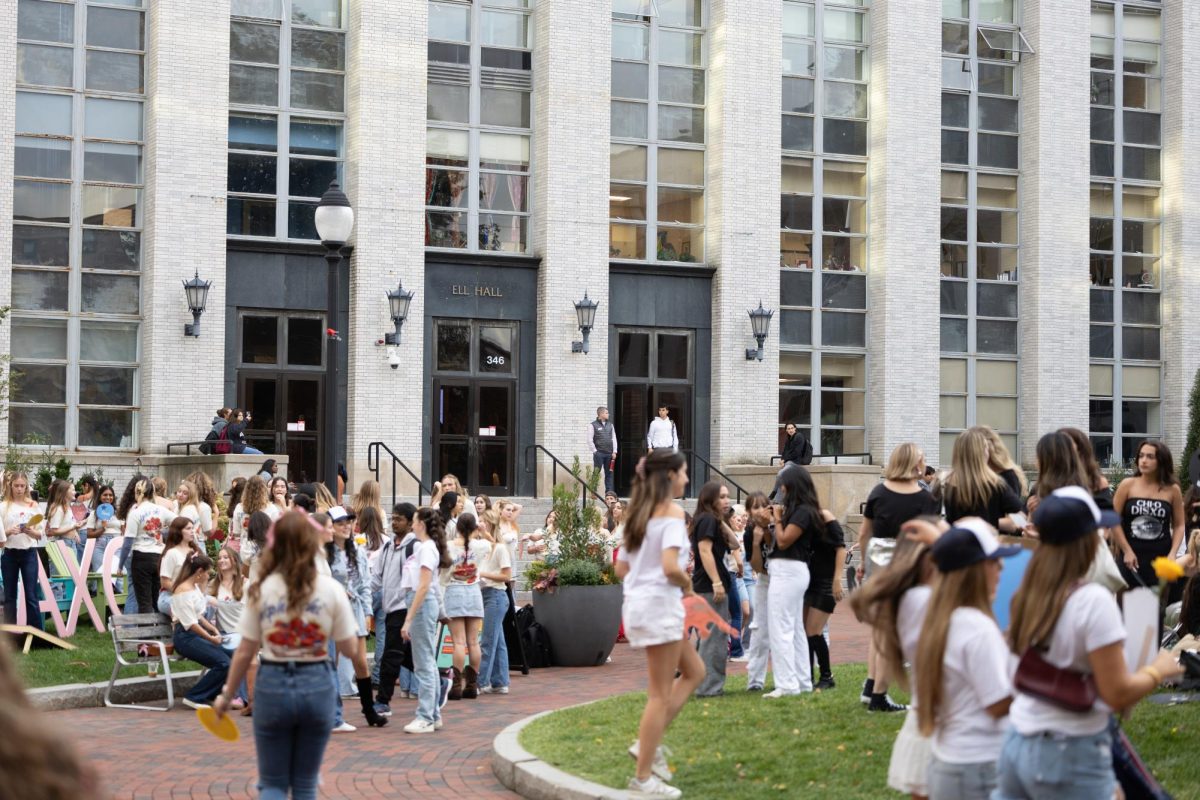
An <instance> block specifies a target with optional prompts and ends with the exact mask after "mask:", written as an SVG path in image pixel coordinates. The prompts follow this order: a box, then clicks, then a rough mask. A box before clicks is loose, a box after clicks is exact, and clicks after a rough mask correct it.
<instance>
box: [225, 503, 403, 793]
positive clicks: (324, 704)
mask: <svg viewBox="0 0 1200 800" xmlns="http://www.w3.org/2000/svg"><path fill="white" fill-rule="evenodd" d="M319 547H320V535H319V533H318V532H317V530H316V529H315V527H314V525H313V524H312V523H311V522H309V520H308V517H307V516H305V515H304V514H303V513H301V512H299V511H289V512H287V513H286V514H284V515H283V516H282V517H280V518H279V520H278V521H277V522H276V523H275V536H274V541H273V543H272V545H271V547H270V548H268V549H267V550H266V552H264V553H263V555H262V561H261V575H262V578H261V580H259V581H258V582H257V583H253V584H251V585H250V588H249V589H248V590H247V592H246V608H245V610H244V611H243V613H242V621H241V624H240V626H239V629H238V632H239V633H240V634H241V635H242V641H241V644H239V645H238V649H237V652H236V653H235V654H234V657H233V663H232V665H231V666H230V668H229V675H228V676H227V678H226V682H225V687H224V688H223V689H222V691H221V694H220V695H219V696H218V697H217V698H216V700H214V701H213V708H214V709H215V710H216V712H217V714H218V715H224V714H225V713H226V712H228V711H229V708H230V702H231V700H232V699H233V697H234V696H235V694H236V691H237V687H238V686H239V685H240V684H241V682H242V679H243V678H244V677H245V675H246V669H247V667H248V666H249V665H250V662H251V661H252V660H253V659H254V658H255V657H257V656H258V654H259V650H260V648H261V650H262V662H261V664H260V666H259V669H258V680H257V681H256V682H255V686H254V698H253V700H254V707H255V714H254V744H255V750H256V751H257V753H258V776H259V789H260V791H261V792H262V793H263V795H264V796H268V797H280V798H285V797H288V796H289V793H290V796H291V797H293V798H297V800H300V799H301V798H304V800H315V798H316V796H317V784H318V782H319V780H320V772H321V759H322V757H323V756H324V754H325V746H326V745H327V744H328V743H329V735H330V731H331V730H332V729H333V717H334V711H333V709H334V702H335V700H336V699H337V697H336V695H337V692H336V690H335V689H334V684H333V679H332V677H331V670H332V666H331V665H330V662H329V655H330V649H331V648H333V647H334V646H336V647H337V649H338V651H340V652H341V653H342V655H344V656H346V657H347V658H352V659H354V660H355V674H356V675H358V676H360V677H359V680H358V684H359V688H360V691H361V689H362V687H363V683H364V682H365V683H366V691H365V693H364V696H363V700H362V702H363V714H365V715H366V716H367V719H368V721H370V723H371V724H372V725H379V726H382V725H386V724H387V720H386V719H385V718H383V717H379V716H378V715H376V714H375V709H374V704H373V703H372V704H371V705H370V706H368V705H367V703H368V702H370V700H371V679H370V677H368V674H367V665H366V662H365V660H362V659H360V657H359V650H358V636H357V634H358V630H357V628H356V626H355V623H354V614H353V612H352V611H351V610H350V601H349V599H348V598H347V597H346V590H345V589H343V588H342V587H341V585H340V584H339V583H338V582H337V581H335V580H334V579H333V578H331V577H329V576H328V575H320V574H318V571H317V562H316V559H317V554H318V549H319Z"/></svg>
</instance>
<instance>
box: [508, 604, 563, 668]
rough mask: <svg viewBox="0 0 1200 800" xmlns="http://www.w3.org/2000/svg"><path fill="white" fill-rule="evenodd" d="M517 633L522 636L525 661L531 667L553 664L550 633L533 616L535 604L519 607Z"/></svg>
mask: <svg viewBox="0 0 1200 800" xmlns="http://www.w3.org/2000/svg"><path fill="white" fill-rule="evenodd" d="M516 617H517V619H516V623H517V624H516V627H517V635H518V636H520V638H521V645H522V649H523V650H524V651H525V661H526V663H527V664H528V665H529V666H530V667H549V666H553V663H554V661H553V658H552V657H551V654H550V634H549V633H548V632H547V631H546V629H545V628H544V627H543V626H542V625H541V623H539V622H538V621H537V620H536V619H534V616H533V606H532V605H525V606H522V607H521V608H519V609H517V615H516Z"/></svg>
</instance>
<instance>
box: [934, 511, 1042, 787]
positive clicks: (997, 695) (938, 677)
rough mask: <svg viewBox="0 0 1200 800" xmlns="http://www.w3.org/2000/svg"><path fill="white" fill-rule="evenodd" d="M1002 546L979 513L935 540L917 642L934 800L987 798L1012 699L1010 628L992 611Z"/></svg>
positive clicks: (1010, 551) (1013, 551)
mask: <svg viewBox="0 0 1200 800" xmlns="http://www.w3.org/2000/svg"><path fill="white" fill-rule="evenodd" d="M1019 552H1021V548H1020V547H1019V546H1017V547H1003V546H1001V545H1000V542H999V540H998V539H997V538H996V533H995V529H994V528H992V527H991V526H990V525H988V524H987V523H986V522H984V521H983V520H981V519H979V518H977V517H976V518H973V517H968V518H965V519H960V520H959V521H958V522H957V523H956V524H955V526H954V527H952V528H951V529H950V530H948V531H946V532H945V533H944V534H942V535H941V536H940V537H939V538H938V539H937V541H936V542H934V543H933V547H932V548H931V553H932V555H933V563H934V564H936V565H937V568H938V572H939V573H941V578H940V580H939V581H938V583H937V585H936V586H935V587H934V589H933V594H932V595H931V596H930V598H929V603H928V606H927V609H926V612H925V620H924V623H923V624H922V626H921V636H920V638H919V639H918V641H917V659H916V662H915V663H914V671H915V672H916V675H917V696H918V697H919V698H920V703H918V705H917V722H918V726H919V729H920V732H921V734H922V735H923V736H929V737H931V738H932V748H931V750H932V753H933V758H932V760H931V761H930V762H929V771H928V774H927V780H928V787H929V797H930V800H988V798H990V797H991V793H992V789H994V788H995V786H996V759H997V758H998V757H999V755H1000V746H1001V743H1002V741H1003V739H1004V729H1003V728H1002V727H1001V724H1000V720H1001V719H1003V718H1004V717H1005V716H1007V714H1008V707H1009V705H1010V704H1011V703H1012V679H1011V677H1010V673H1009V664H1008V661H1009V659H1008V648H1007V647H1006V646H1005V643H1004V634H1002V633H1001V632H1000V627H999V626H998V625H997V624H996V619H995V617H993V616H992V602H993V600H994V599H995V596H996V587H997V586H999V584H1000V570H1001V565H1000V559H1002V558H1009V557H1011V556H1015V555H1017V554H1018V553H1019Z"/></svg>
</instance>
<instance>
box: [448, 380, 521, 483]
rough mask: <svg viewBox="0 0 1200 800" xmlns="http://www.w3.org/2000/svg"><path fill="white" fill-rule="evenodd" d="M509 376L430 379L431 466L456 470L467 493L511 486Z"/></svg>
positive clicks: (512, 386) (511, 395)
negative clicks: (433, 463) (474, 378)
mask: <svg viewBox="0 0 1200 800" xmlns="http://www.w3.org/2000/svg"><path fill="white" fill-rule="evenodd" d="M515 389H516V384H515V383H514V382H513V381H481V380H471V379H467V380H438V381H436V382H435V384H434V389H433V393H434V400H433V402H434V415H435V416H434V420H435V423H434V431H435V442H434V453H435V455H436V463H435V468H434V472H435V473H436V474H437V477H438V478H440V477H441V476H442V475H445V474H446V473H451V474H453V475H456V476H457V477H458V479H459V480H460V481H461V482H462V483H463V485H464V486H465V487H466V488H467V490H468V491H470V492H471V493H472V494H477V493H480V492H483V493H486V494H491V495H499V496H503V495H507V494H511V493H512V490H513V466H512V465H513V464H514V463H515V454H514V452H513V442H514V437H513V412H514V407H513V406H514V403H513V401H514V397H515V394H516V392H515Z"/></svg>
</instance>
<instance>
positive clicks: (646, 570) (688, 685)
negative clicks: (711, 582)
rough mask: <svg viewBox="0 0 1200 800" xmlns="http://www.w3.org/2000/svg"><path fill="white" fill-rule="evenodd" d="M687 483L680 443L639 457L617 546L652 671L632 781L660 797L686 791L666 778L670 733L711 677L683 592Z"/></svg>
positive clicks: (631, 619) (629, 613)
mask: <svg viewBox="0 0 1200 800" xmlns="http://www.w3.org/2000/svg"><path fill="white" fill-rule="evenodd" d="M687 484H688V475H687V460H686V459H685V458H684V457H683V456H682V455H681V454H679V453H677V452H675V451H674V450H669V449H665V448H661V449H658V450H655V451H654V452H653V453H651V454H650V455H648V456H646V457H645V458H643V459H642V460H641V461H639V462H638V465H637V467H636V468H635V469H634V481H633V491H632V493H631V495H630V498H629V511H628V513H627V514H626V516H625V536H624V542H623V544H622V545H621V549H620V551H619V552H618V553H617V565H616V570H617V577H618V578H620V579H621V581H622V582H623V583H624V591H625V599H624V601H623V604H622V608H621V619H622V622H623V624H624V627H625V636H626V638H628V639H629V644H630V645H631V646H632V647H635V648H644V649H645V650H646V665H647V672H648V677H649V686H648V689H647V696H646V708H645V710H644V711H643V712H642V721H641V724H640V725H639V726H638V738H637V741H635V742H634V743H633V745H632V746H631V747H630V748H629V754H630V755H631V756H633V757H634V758H635V759H636V760H637V772H636V774H635V775H634V776H633V777H632V778H631V779H630V780H629V788H630V789H632V790H634V791H638V792H643V793H645V794H651V795H658V796H660V797H679V796H680V794H681V792H680V791H679V790H678V789H676V788H675V787H673V786H671V785H669V784H668V783H667V781H669V780H670V779H671V769H670V767H669V766H668V765H667V760H666V757H665V755H664V754H663V752H662V748H661V747H660V746H659V745H660V744H661V742H662V738H663V733H664V732H665V731H666V728H667V726H668V725H670V724H671V722H672V720H674V719H675V717H676V716H677V715H678V714H679V712H680V710H682V709H683V706H684V704H685V703H686V702H687V701H688V698H689V697H691V695H692V692H693V691H695V689H696V687H697V686H699V685H700V681H701V680H703V678H704V664H703V662H702V661H701V660H700V656H699V655H698V654H697V653H696V650H695V648H694V647H692V646H690V644H689V643H688V641H687V640H686V639H685V637H684V629H683V624H684V622H683V621H684V608H683V598H684V596H685V595H691V594H693V592H692V579H691V578H690V577H688V575H687V572H686V571H685V570H686V567H687V561H688V554H689V553H690V551H691V546H690V544H689V541H688V531H687V525H686V523H685V522H684V514H683V509H682V508H680V507H679V505H678V504H677V503H675V502H674V501H675V499H676V498H678V497H682V496H683V490H684V489H685V488H686V487H687Z"/></svg>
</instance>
